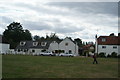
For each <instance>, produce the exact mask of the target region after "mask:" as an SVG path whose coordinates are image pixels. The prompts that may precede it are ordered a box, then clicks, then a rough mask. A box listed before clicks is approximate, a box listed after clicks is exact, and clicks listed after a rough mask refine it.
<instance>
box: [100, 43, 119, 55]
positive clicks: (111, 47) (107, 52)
mask: <svg viewBox="0 0 120 80" xmlns="http://www.w3.org/2000/svg"><path fill="white" fill-rule="evenodd" d="M102 46H106V48H102ZM113 46H117V48H115V49H113ZM118 48H120V46H118V45H98V53H101V52H105V53H106V55H108V54H111V53H112V52H116V53H118V50H119V49H118ZM118 54H120V53H118Z"/></svg>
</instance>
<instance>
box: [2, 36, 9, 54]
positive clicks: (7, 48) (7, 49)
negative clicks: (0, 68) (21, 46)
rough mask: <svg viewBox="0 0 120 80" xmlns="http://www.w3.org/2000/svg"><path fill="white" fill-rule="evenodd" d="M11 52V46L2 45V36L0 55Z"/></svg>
mask: <svg viewBox="0 0 120 80" xmlns="http://www.w3.org/2000/svg"><path fill="white" fill-rule="evenodd" d="M9 50H10V44H7V43H2V35H0V54H6V53H8V52H9Z"/></svg>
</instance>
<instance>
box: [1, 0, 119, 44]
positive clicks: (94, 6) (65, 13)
mask: <svg viewBox="0 0 120 80" xmlns="http://www.w3.org/2000/svg"><path fill="white" fill-rule="evenodd" d="M10 1H11V2H10ZM96 1H97V0H96ZM0 19H1V20H0V34H2V33H3V31H4V30H5V29H6V26H7V25H9V24H10V23H12V22H13V21H15V22H20V23H21V24H22V26H23V28H24V29H28V30H30V32H31V33H32V36H34V35H39V36H45V35H46V34H48V35H50V34H51V33H53V32H55V33H56V34H57V35H58V36H59V37H60V38H65V37H67V36H68V37H72V38H73V39H74V38H81V39H82V40H83V41H87V42H88V41H94V37H95V34H98V35H99V36H100V35H109V34H110V33H115V35H117V33H118V3H117V2H73V1H72V2H70V1H69V2H68V1H66V2H47V1H46V2H45V1H40V0H29V1H28V0H3V1H0Z"/></svg>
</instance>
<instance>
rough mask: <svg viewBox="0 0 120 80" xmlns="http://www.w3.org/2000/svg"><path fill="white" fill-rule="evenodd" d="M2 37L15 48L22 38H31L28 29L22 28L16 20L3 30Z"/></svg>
mask: <svg viewBox="0 0 120 80" xmlns="http://www.w3.org/2000/svg"><path fill="white" fill-rule="evenodd" d="M3 39H5V42H8V43H9V44H10V48H15V47H16V46H17V44H18V43H19V42H20V41H22V40H32V37H31V33H30V32H29V30H24V29H23V27H22V25H21V24H20V23H18V22H13V23H11V24H10V25H9V26H7V29H5V31H4V32H3Z"/></svg>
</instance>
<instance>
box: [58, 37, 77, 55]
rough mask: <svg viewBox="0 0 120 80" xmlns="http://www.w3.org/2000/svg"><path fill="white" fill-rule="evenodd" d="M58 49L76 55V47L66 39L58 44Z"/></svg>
mask: <svg viewBox="0 0 120 80" xmlns="http://www.w3.org/2000/svg"><path fill="white" fill-rule="evenodd" d="M65 43H68V46H65ZM59 49H60V50H64V51H65V52H69V50H71V51H72V53H73V54H75V55H78V46H77V45H75V44H74V43H73V42H72V41H71V40H69V39H68V38H66V39H64V40H63V41H62V42H61V43H60V44H59Z"/></svg>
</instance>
